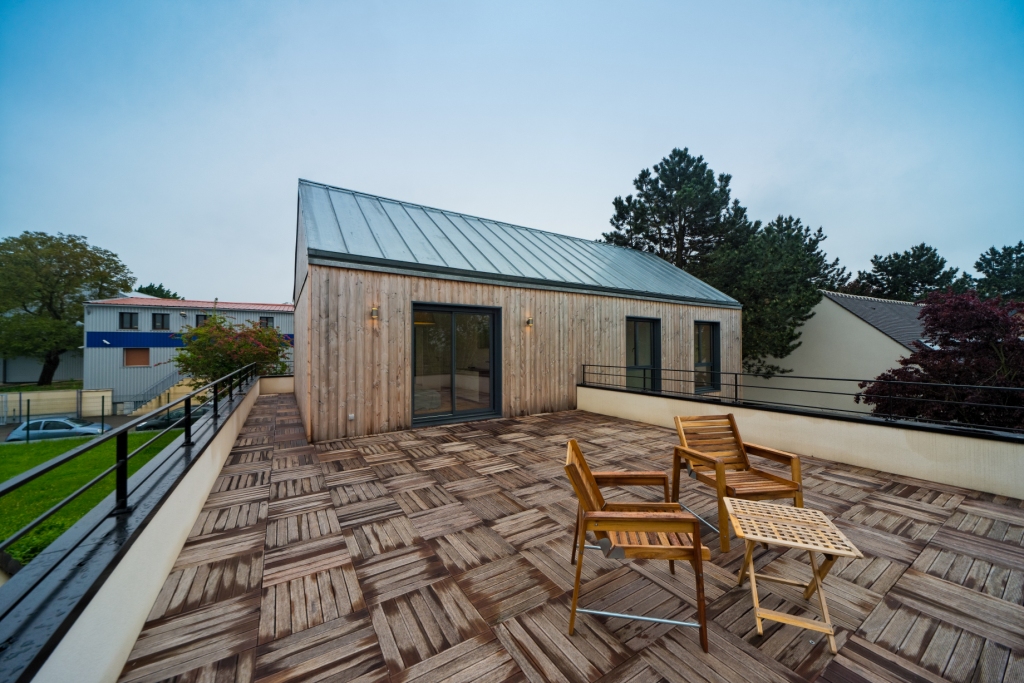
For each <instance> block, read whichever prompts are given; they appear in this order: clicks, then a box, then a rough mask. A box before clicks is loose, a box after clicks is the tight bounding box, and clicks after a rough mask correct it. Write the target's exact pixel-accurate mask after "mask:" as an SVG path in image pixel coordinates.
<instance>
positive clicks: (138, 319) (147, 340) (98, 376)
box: [84, 295, 294, 412]
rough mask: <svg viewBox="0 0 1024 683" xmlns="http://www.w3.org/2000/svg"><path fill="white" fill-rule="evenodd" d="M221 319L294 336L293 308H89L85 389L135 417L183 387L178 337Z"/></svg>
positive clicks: (174, 303)
mask: <svg viewBox="0 0 1024 683" xmlns="http://www.w3.org/2000/svg"><path fill="white" fill-rule="evenodd" d="M214 306H216V310H217V313H219V314H220V315H223V316H224V317H226V318H227V319H228V320H229V321H231V322H234V323H246V322H258V323H260V324H263V325H270V326H273V327H276V328H278V329H279V330H280V331H281V332H282V333H283V334H284V335H285V336H286V337H288V338H289V339H291V338H292V335H293V328H292V326H293V317H294V314H293V311H294V308H293V306H292V305H291V304H253V303H233V302H227V301H218V302H213V301H190V300H180V299H156V298H153V297H143V296H134V295H132V296H126V297H121V298H117V299H103V300H100V301H89V302H87V303H86V304H85V351H84V360H85V373H84V374H85V378H84V387H85V388H86V389H108V388H109V389H113V401H114V403H115V405H117V407H118V412H131V410H133V409H134V408H135V407H137V406H139V405H142V404H144V403H146V402H147V401H149V400H150V399H152V398H154V397H155V396H156V395H157V394H159V393H160V392H162V391H166V390H167V389H170V387H171V386H173V385H174V384H176V383H177V382H178V381H180V379H181V378H180V377H179V375H178V371H177V369H176V367H175V365H174V363H173V362H172V359H173V358H174V354H175V353H176V352H177V349H179V348H181V346H182V341H181V336H180V332H181V330H182V328H184V327H185V326H195V325H198V324H200V323H202V322H203V320H205V319H206V316H208V315H210V314H211V313H212V312H213V310H214Z"/></svg>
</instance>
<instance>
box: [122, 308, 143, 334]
mask: <svg viewBox="0 0 1024 683" xmlns="http://www.w3.org/2000/svg"><path fill="white" fill-rule="evenodd" d="M125 316H127V317H128V324H127V325H125V324H124V321H125ZM117 329H119V330H137V329H139V314H138V313H132V312H131V311H119V312H118V314H117Z"/></svg>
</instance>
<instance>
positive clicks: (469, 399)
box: [412, 304, 501, 421]
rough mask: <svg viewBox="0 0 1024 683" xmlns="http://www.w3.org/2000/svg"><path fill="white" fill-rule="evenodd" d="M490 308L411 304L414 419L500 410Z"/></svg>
mask: <svg viewBox="0 0 1024 683" xmlns="http://www.w3.org/2000/svg"><path fill="white" fill-rule="evenodd" d="M499 324H500V314H499V312H498V311H497V310H495V309H487V308H468V307H455V306H435V305H428V304H419V305H414V306H413V387H414V391H413V407H412V410H413V419H414V420H417V421H434V420H437V421H446V420H448V419H451V420H455V419H458V418H460V417H463V416H465V417H474V416H484V415H491V414H500V411H501V405H500V397H498V391H499V387H500V376H499V375H500V363H499V362H498V349H497V341H496V340H497V339H498V338H499V337H498V325H499Z"/></svg>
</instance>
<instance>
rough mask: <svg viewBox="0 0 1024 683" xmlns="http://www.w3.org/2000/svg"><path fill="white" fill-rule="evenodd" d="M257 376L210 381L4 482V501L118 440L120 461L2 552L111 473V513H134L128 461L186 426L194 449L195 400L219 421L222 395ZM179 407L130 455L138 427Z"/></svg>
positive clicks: (3, 544) (251, 371) (2, 545)
mask: <svg viewBox="0 0 1024 683" xmlns="http://www.w3.org/2000/svg"><path fill="white" fill-rule="evenodd" d="M255 376H256V365H255V364H250V365H247V366H245V367H244V368H241V369H239V370H236V371H235V372H232V373H231V374H229V375H225V376H224V377H221V378H219V379H217V380H214V381H213V382H210V383H209V384H207V385H205V386H202V387H199V388H198V389H195V390H194V391H193V392H192V393H190V394H188V395H187V396H183V397H182V398H179V399H178V400H176V401H173V402H171V403H168V404H166V405H164V406H161V407H159V408H157V409H155V410H153V411H151V412H149V413H146V414H145V415H141V416H139V417H137V418H135V419H133V420H131V421H129V422H126V423H125V424H123V425H121V426H120V427H118V428H116V429H112V430H110V431H109V432H104V433H103V434H100V435H99V436H97V437H96V438H95V439H92V440H90V441H88V442H87V443H84V444H82V445H81V446H79V447H77V448H73V449H71V450H69V451H68V452H67V453H64V454H62V455H59V456H57V457H55V458H51V459H50V460H47V461H46V462H44V463H42V464H40V465H37V466H36V467H33V468H32V469H30V470H28V471H26V472H22V473H21V474H19V475H17V476H15V477H12V478H11V479H8V480H7V481H4V482H0V499H2V498H3V497H4V496H6V495H7V494H9V493H12V492H13V491H17V490H18V489H20V488H21V487H22V486H25V485H26V484H28V483H29V482H32V481H35V480H36V479H38V478H39V477H41V476H43V475H44V474H46V473H47V472H52V471H53V470H55V469H57V468H58V467H60V466H61V465H65V464H67V463H69V462H71V461H73V460H75V459H76V458H79V457H81V456H82V455H84V454H86V453H88V452H89V451H91V450H93V449H94V448H96V447H97V446H99V445H100V444H103V443H106V442H107V441H110V440H111V439H113V440H114V441H115V444H116V445H115V451H116V458H115V462H114V464H113V465H111V466H110V467H108V468H106V469H105V470H103V471H102V472H100V473H99V474H97V475H96V476H95V477H93V478H92V479H91V480H89V481H88V482H87V483H85V484H84V485H82V486H81V487H80V488H78V489H77V490H76V491H74V492H73V493H71V494H70V495H69V496H67V497H66V498H64V499H63V500H61V501H60V502H58V503H57V504H56V505H54V506H53V507H51V508H50V509H49V510H47V511H46V512H44V513H43V514H41V515H39V516H38V517H36V518H35V519H34V520H32V521H31V522H29V523H28V524H26V525H25V526H23V527H22V528H21V529H19V530H18V531H16V532H14V533H13V534H11V535H10V536H8V537H7V538H5V539H4V540H3V541H0V551H4V550H6V549H7V548H9V547H10V546H11V545H13V544H14V543H17V542H18V541H19V540H21V539H22V538H23V537H24V536H26V535H27V534H28V533H29V532H31V531H32V530H33V529H35V528H36V527H38V526H39V525H40V524H42V523H43V522H45V521H46V520H47V519H49V518H50V517H52V516H53V515H54V514H56V513H57V512H59V511H60V510H62V509H63V508H64V507H66V506H67V505H68V504H69V503H71V502H72V501H74V500H75V499H77V498H78V497H79V496H81V495H82V494H83V493H85V492H86V491H88V490H89V489H91V488H92V487H93V486H95V485H96V484H98V483H99V482H100V481H102V480H103V479H104V478H106V477H107V475H109V474H110V473H111V472H114V473H115V486H114V491H115V493H116V495H115V503H114V508H113V510H112V511H111V514H115V515H120V514H124V513H126V512H128V511H129V510H130V506H129V504H128V461H129V460H131V459H132V458H134V457H135V456H136V455H138V454H139V453H141V452H143V451H144V450H145V449H146V448H147V447H148V446H150V445H151V444H152V443H153V442H155V441H156V440H157V439H159V438H160V437H162V436H164V435H165V434H167V433H168V432H170V431H171V430H173V429H178V428H180V427H182V426H183V427H184V430H185V439H184V446H185V447H186V448H187V447H191V446H192V445H193V441H192V425H193V414H192V412H193V411H192V399H193V398H197V397H199V398H202V399H204V400H203V401H202V402H201V403H199V404H198V405H203V403H206V402H212V406H213V412H212V415H211V417H210V419H212V420H216V419H217V418H218V417H219V415H218V412H219V404H220V401H221V400H222V395H223V394H226V395H227V398H228V399H229V400H230V399H231V398H233V396H234V392H235V391H236V390H238V389H240V388H241V387H242V386H243V385H244V384H245V383H247V382H249V381H251V380H252V379H254V378H255ZM179 404H181V405H183V406H184V414H183V415H182V416H181V417H180V418H178V419H177V420H175V421H174V422H172V423H171V424H170V425H169V426H167V427H165V428H164V429H162V430H160V431H159V432H157V433H156V434H155V435H154V436H153V437H152V438H150V439H147V440H146V441H145V442H144V443H143V444H142V445H140V446H138V447H137V448H136V449H135V450H133V451H132V452H130V453H129V452H128V433H129V432H130V431H131V430H132V429H133V428H134V427H135V426H136V425H139V424H141V423H143V422H145V421H147V420H151V419H153V418H154V417H157V416H159V415H160V414H161V413H167V412H169V411H170V410H172V409H173V408H175V406H177V405H179ZM198 405H197V407H198Z"/></svg>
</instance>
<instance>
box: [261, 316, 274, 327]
mask: <svg viewBox="0 0 1024 683" xmlns="http://www.w3.org/2000/svg"><path fill="white" fill-rule="evenodd" d="M273 326H274V319H273V318H272V317H270V316H266V315H261V316H260V327H273Z"/></svg>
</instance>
